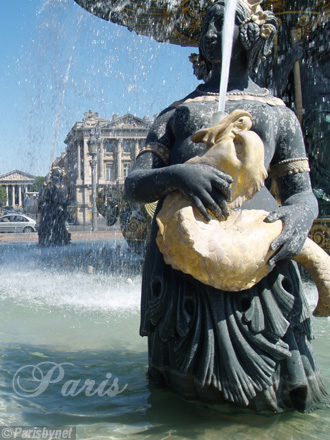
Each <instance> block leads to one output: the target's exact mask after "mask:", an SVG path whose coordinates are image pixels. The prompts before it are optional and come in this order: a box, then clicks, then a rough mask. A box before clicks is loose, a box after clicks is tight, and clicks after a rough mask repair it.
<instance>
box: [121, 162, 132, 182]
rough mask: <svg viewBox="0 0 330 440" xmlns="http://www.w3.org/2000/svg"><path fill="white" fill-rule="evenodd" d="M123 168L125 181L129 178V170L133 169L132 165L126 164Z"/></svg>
mask: <svg viewBox="0 0 330 440" xmlns="http://www.w3.org/2000/svg"><path fill="white" fill-rule="evenodd" d="M123 168H124V179H126V177H127V176H128V173H129V170H130V169H131V164H130V163H124V164H123Z"/></svg>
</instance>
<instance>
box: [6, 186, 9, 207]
mask: <svg viewBox="0 0 330 440" xmlns="http://www.w3.org/2000/svg"><path fill="white" fill-rule="evenodd" d="M6 193H7V201H6V206H9V190H8V185H6Z"/></svg>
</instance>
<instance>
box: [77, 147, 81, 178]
mask: <svg viewBox="0 0 330 440" xmlns="http://www.w3.org/2000/svg"><path fill="white" fill-rule="evenodd" d="M77 173H78V176H77V185H79V184H80V183H81V156H80V142H77Z"/></svg>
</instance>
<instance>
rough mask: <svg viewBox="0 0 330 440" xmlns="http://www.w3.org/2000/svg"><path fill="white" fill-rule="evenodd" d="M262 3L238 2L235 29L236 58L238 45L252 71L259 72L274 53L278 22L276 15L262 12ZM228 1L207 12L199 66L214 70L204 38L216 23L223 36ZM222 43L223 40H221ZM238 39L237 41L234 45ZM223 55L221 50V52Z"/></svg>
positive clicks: (241, 0)
mask: <svg viewBox="0 0 330 440" xmlns="http://www.w3.org/2000/svg"><path fill="white" fill-rule="evenodd" d="M260 3H261V0H238V2H237V6H236V19H235V29H234V46H233V56H234V55H235V53H234V51H235V42H237V45H238V44H239V45H240V47H241V48H243V50H244V52H245V57H246V59H247V63H248V67H249V69H250V70H253V71H255V72H256V71H257V69H258V66H259V64H260V62H261V61H263V60H264V59H265V57H266V56H267V55H269V54H270V53H271V49H272V47H273V42H274V38H275V35H276V31H277V20H276V17H275V15H274V14H273V12H271V11H263V10H262V9H261V7H260ZM225 5H226V1H225V0H218V1H216V2H215V3H214V4H213V5H212V6H210V7H209V9H208V10H207V12H206V15H205V18H204V24H203V28H202V34H201V39H200V45H199V49H200V62H201V63H202V64H203V63H205V66H206V69H207V70H208V71H210V70H211V63H212V60H210V55H209V54H207V53H206V52H207V51H206V50H205V34H206V32H207V31H208V28H209V26H210V23H211V22H212V23H214V26H215V27H217V31H218V33H219V34H221V31H222V25H223V18H224V10H225ZM219 39H220V38H219ZM235 39H236V41H235ZM219 52H220V53H221V49H219Z"/></svg>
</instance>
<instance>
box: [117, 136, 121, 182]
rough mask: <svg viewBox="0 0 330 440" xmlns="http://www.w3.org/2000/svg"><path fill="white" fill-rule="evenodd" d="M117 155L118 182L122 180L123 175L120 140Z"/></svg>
mask: <svg viewBox="0 0 330 440" xmlns="http://www.w3.org/2000/svg"><path fill="white" fill-rule="evenodd" d="M116 149H117V154H116V174H117V180H119V179H121V178H122V175H121V141H120V139H118V144H117V146H116Z"/></svg>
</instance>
